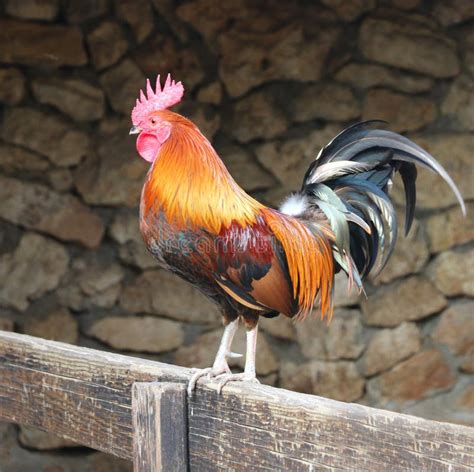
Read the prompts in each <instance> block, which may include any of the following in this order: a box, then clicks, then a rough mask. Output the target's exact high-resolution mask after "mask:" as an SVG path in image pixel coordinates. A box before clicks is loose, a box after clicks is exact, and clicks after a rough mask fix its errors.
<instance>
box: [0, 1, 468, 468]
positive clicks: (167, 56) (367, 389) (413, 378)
mask: <svg viewBox="0 0 474 472" xmlns="http://www.w3.org/2000/svg"><path fill="white" fill-rule="evenodd" d="M0 5H1V7H0V8H1V11H0V13H1V19H0V106H1V112H2V114H1V123H0V139H1V142H0V172H1V175H0V329H6V330H15V331H18V332H22V333H27V334H31V335H34V336H41V337H44V338H48V339H55V340H60V341H64V342H67V343H75V344H79V345H83V346H91V347H94V348H98V349H107V350H112V351H119V352H125V353H128V354H131V355H139V356H145V357H149V358H152V359H157V360H162V361H165V362H171V363H176V364H179V365H186V366H207V365H209V364H210V363H211V362H212V359H213V357H214V354H215V350H216V348H217V343H218V340H219V337H220V333H221V328H220V324H221V320H220V316H219V314H218V313H217V311H216V309H215V308H214V307H213V306H212V305H210V304H209V303H208V302H207V301H206V300H205V299H204V298H203V297H202V296H201V295H200V294H198V293H197V292H196V291H194V290H193V289H192V288H190V287H188V286H187V285H186V284H185V283H183V282H181V281H180V280H178V279H176V278H175V277H174V276H171V275H169V274H167V273H164V272H161V271H158V270H156V266H155V264H154V262H153V260H152V258H151V257H150V256H149V255H148V254H147V253H146V252H145V250H144V247H143V244H142V242H141V238H140V235H139V233H138V228H137V222H138V217H137V204H138V199H139V194H140V190H141V186H142V182H143V178H144V175H145V173H146V171H147V164H146V163H145V162H144V161H143V160H141V159H139V158H138V157H137V155H136V152H135V145H134V142H135V137H130V136H128V130H129V128H130V118H129V114H130V110H131V107H132V104H133V102H134V100H135V98H136V97H137V93H138V90H139V89H140V88H142V87H143V86H144V83H145V78H146V77H150V78H152V79H153V78H154V77H155V76H156V74H157V73H158V72H160V73H161V74H166V73H167V72H171V73H172V74H173V76H174V78H176V79H177V80H182V81H183V83H184V84H185V87H186V95H185V100H184V102H183V103H182V104H181V105H180V107H179V110H180V111H181V112H182V113H183V114H185V115H186V116H188V117H190V118H191V119H193V120H194V121H195V122H196V123H197V124H198V125H199V126H200V127H201V129H202V130H203V132H204V133H205V134H206V135H207V136H208V137H209V138H210V139H212V142H213V144H214V145H215V147H216V148H217V150H218V152H219V153H220V155H221V156H222V158H223V160H224V161H225V163H226V165H227V166H228V167H229V169H230V171H231V173H232V174H233V176H234V177H235V178H236V179H237V181H238V182H239V183H240V184H241V185H242V186H243V187H244V188H245V189H246V190H247V191H249V192H250V193H251V194H252V195H254V196H255V197H257V198H258V199H260V200H262V201H264V202H265V203H267V204H270V205H277V204H278V203H279V202H280V201H281V198H282V197H283V196H284V195H285V194H286V193H288V192H289V191H291V190H294V189H296V188H297V187H298V186H299V184H300V179H301V178H302V176H303V173H304V171H305V169H306V167H307V166H308V164H309V163H310V161H311V160H312V159H313V158H314V157H315V155H316V154H317V152H318V151H319V148H320V147H321V146H322V145H324V144H326V143H327V142H328V141H329V140H330V139H331V138H332V137H333V136H334V135H335V134H336V133H337V132H339V131H340V130H341V129H342V128H343V127H344V126H346V125H348V124H350V123H353V122H355V121H357V120H360V119H369V118H380V119H384V120H387V121H388V122H390V126H391V128H392V129H393V130H396V131H398V132H402V133H404V134H406V135H407V136H409V137H410V138H412V139H414V140H415V141H416V142H418V143H419V144H421V145H422V146H424V147H425V148H426V149H427V150H428V151H430V152H431V153H432V154H434V155H435V156H436V157H437V158H439V160H440V161H441V162H442V164H443V165H444V166H445V167H446V169H447V170H448V172H449V173H450V174H451V175H452V176H453V178H454V180H455V181H456V182H457V184H458V185H459V187H460V189H461V191H462V193H463V195H464V197H465V198H466V200H467V206H468V209H469V210H468V211H469V213H468V217H467V219H465V220H463V219H462V218H461V213H460V211H459V209H458V208H457V207H456V203H455V200H454V196H453V195H452V194H451V193H450V191H449V189H448V188H447V186H445V185H444V184H443V183H442V182H441V181H440V180H439V179H436V178H434V177H433V176H431V175H430V174H429V173H427V172H426V171H421V172H420V176H419V185H418V189H419V193H418V200H419V210H418V213H417V221H416V224H415V226H414V228H413V230H412V232H411V234H410V235H409V237H408V238H407V239H404V238H403V237H401V238H400V240H399V243H398V247H397V249H396V251H395V254H394V255H393V257H392V260H391V262H390V263H389V265H388V266H387V268H386V269H385V271H384V272H383V273H382V274H381V276H379V277H378V278H377V279H375V280H373V281H372V283H371V284H370V285H369V286H368V289H367V290H368V293H369V294H370V296H369V298H368V300H360V299H359V298H358V297H357V296H356V295H355V294H348V293H347V292H346V290H345V288H344V287H343V286H342V285H339V286H338V290H337V291H338V295H337V297H338V298H337V299H336V305H337V307H338V308H337V310H336V314H335V316H334V320H333V322H332V324H331V325H330V326H329V327H328V326H327V325H326V324H325V323H323V322H321V321H319V320H318V319H317V317H315V319H314V320H310V321H307V322H306V323H305V324H303V325H300V324H293V323H291V322H289V321H288V320H285V319H274V320H265V321H264V322H262V328H263V333H262V336H261V337H260V340H259V350H258V356H257V370H258V375H259V377H260V378H261V379H263V381H264V382H266V383H268V384H272V385H277V386H280V387H284V388H288V389H294V390H298V391H301V392H308V393H315V394H318V395H323V396H327V397H331V398H335V399H339V400H343V401H351V402H360V403H363V404H367V405H371V406H376V407H382V408H388V409H393V410H396V411H403V412H407V413H410V414H415V415H420V416H423V417H427V418H433V419H436V420H442V421H452V422H458V423H463V424H471V425H473V424H474V386H473V372H474V358H473V353H474V302H473V301H472V297H473V296H474V281H473V280H474V274H473V271H474V251H473V245H472V238H473V236H474V225H473V217H472V215H473V211H474V203H471V202H470V201H472V200H473V199H474V176H473V157H474V140H473V133H472V131H473V130H474V81H473V76H474V3H473V2H472V1H471V0H452V1H441V0H439V1H422V0H391V1H389V0H386V1H382V0H380V1H378V2H377V1H376V0H347V1H344V0H321V1H320V2H315V1H314V2H313V1H294V2H278V1H276V0H274V1H265V2H257V1H251V0H248V1H247V0H235V1H234V0H233V1H218V0H191V1H177V2H173V1H172V0H128V1H125V0H117V1H112V0H83V1H80V0H70V1H68V0H3V1H2V2H1V3H0ZM394 198H395V200H396V202H398V203H400V202H402V201H403V196H402V194H401V192H400V189H399V188H398V187H397V188H395V189H394ZM243 349H244V339H243V336H241V337H240V338H239V339H238V341H237V346H236V349H235V350H236V351H237V352H242V351H243ZM239 350H240V351H239ZM239 365H240V366H241V363H239ZM70 446H71V445H70V444H68V443H65V442H64V441H61V440H58V439H57V438H54V437H51V436H49V435H45V434H41V433H39V432H37V431H34V430H30V429H28V428H21V429H17V428H16V427H13V426H7V425H0V470H2V472H3V471H6V472H12V471H22V472H24V471H26V472H28V471H45V472H53V471H54V472H62V471H122V470H129V468H130V466H129V464H127V463H123V462H120V461H116V460H113V459H112V458H109V457H107V456H105V455H103V454H100V453H91V452H90V451H87V450H85V449H82V448H79V449H71V448H70ZM64 448H65V449H64Z"/></svg>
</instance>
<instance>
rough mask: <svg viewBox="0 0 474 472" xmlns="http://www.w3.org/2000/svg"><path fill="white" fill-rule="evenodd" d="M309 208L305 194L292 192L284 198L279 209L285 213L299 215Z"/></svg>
mask: <svg viewBox="0 0 474 472" xmlns="http://www.w3.org/2000/svg"><path fill="white" fill-rule="evenodd" d="M308 208H309V200H308V197H307V196H306V195H301V194H300V193H294V194H292V195H290V196H288V197H287V198H286V200H285V201H284V202H283V203H282V204H281V205H280V211H281V212H282V213H285V215H291V216H299V215H301V214H303V213H304V212H305V211H306V210H307V209H308Z"/></svg>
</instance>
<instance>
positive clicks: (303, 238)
mask: <svg viewBox="0 0 474 472" xmlns="http://www.w3.org/2000/svg"><path fill="white" fill-rule="evenodd" d="M263 212H264V214H265V219H266V221H267V222H268V223H269V225H270V228H271V229H272V231H273V233H274V234H275V236H276V237H277V238H278V239H279V241H280V242H281V243H282V246H283V249H284V251H285V254H286V258H287V263H288V269H289V272H290V278H291V281H292V283H293V296H294V298H295V299H296V300H298V304H299V306H300V311H299V313H298V314H297V315H296V319H304V318H306V316H307V315H308V314H309V313H310V312H311V310H312V308H313V304H314V300H315V298H316V296H317V295H318V293H319V297H320V299H319V303H320V310H321V316H322V318H324V317H325V316H328V319H331V318H332V314H333V308H332V286H333V279H334V262H333V256H332V249H331V245H330V240H329V239H328V238H327V237H323V236H322V235H320V234H317V233H314V232H312V231H310V230H309V229H308V228H307V227H306V226H305V225H304V224H303V223H301V222H300V221H298V220H297V219H295V218H291V217H288V216H286V215H283V214H281V213H280V212H276V211H272V210H269V209H266V210H264V211H263Z"/></svg>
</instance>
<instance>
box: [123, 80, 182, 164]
mask: <svg viewBox="0 0 474 472" xmlns="http://www.w3.org/2000/svg"><path fill="white" fill-rule="evenodd" d="M183 93H184V88H183V85H182V84H181V82H175V81H174V80H171V76H170V75H169V74H168V77H167V78H166V82H165V85H164V87H163V88H161V83H160V76H158V77H157V79H156V90H155V91H154V90H153V88H152V86H151V85H150V81H149V80H148V79H147V81H146V95H145V93H144V92H143V90H140V98H139V99H138V98H137V102H136V105H135V107H134V108H133V110H132V123H133V126H132V128H131V129H130V134H138V138H137V151H138V154H140V156H141V157H143V159H145V160H146V161H148V162H153V161H154V160H155V159H156V157H157V156H158V152H159V150H160V148H161V146H162V145H163V143H165V141H166V140H167V139H168V138H169V136H170V133H171V123H169V122H168V121H167V120H166V119H165V115H164V114H163V113H162V112H163V110H166V109H167V108H169V107H171V106H173V105H176V103H179V102H180V100H181V98H182V96H183Z"/></svg>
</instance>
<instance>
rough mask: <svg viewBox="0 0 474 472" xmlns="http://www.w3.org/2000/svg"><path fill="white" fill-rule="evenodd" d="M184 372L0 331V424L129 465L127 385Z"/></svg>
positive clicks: (179, 377) (177, 377)
mask: <svg viewBox="0 0 474 472" xmlns="http://www.w3.org/2000/svg"><path fill="white" fill-rule="evenodd" d="M188 376H189V369H184V368H180V367H174V366H168V365H166V364H160V363H158V362H152V361H148V360H146V359H140V358H134V357H128V356H121V355H119V354H112V353H109V352H102V351H97V350H93V349H87V348H80V347H77V346H72V345H69V344H63V343H57V342H53V341H45V340H43V339H40V338H35V337H31V336H25V335H21V334H16V333H8V332H2V331H0V418H3V419H5V420H7V421H11V422H15V423H19V424H26V425H30V426H35V427H37V428H39V429H42V430H44V431H50V432H52V433H55V434H57V435H59V436H62V437H65V438H69V439H72V440H74V441H76V442H78V443H80V444H84V445H86V446H89V447H92V448H93V449H98V450H101V451H104V452H108V453H110V454H113V455H115V456H118V457H122V458H125V459H129V460H132V458H133V451H132V449H133V448H132V384H133V383H134V382H154V381H157V380H160V381H172V382H182V383H184V382H186V380H187V378H188Z"/></svg>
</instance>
